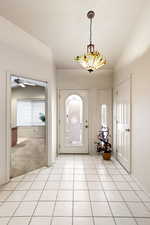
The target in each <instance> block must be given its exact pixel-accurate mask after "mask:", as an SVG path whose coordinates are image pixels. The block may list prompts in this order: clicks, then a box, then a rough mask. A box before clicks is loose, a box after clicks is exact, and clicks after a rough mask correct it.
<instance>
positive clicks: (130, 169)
mask: <svg viewBox="0 0 150 225" xmlns="http://www.w3.org/2000/svg"><path fill="white" fill-rule="evenodd" d="M127 81H129V82H130V161H129V170H127V168H125V167H124V166H123V165H122V164H121V162H120V161H119V159H118V151H117V117H116V118H115V130H114V131H115V136H116V137H115V158H116V160H117V161H118V162H119V163H120V164H121V166H122V167H123V168H124V169H125V170H126V171H127V172H128V173H129V174H131V173H132V74H130V75H129V77H128V78H127V79H125V80H123V81H121V82H120V83H118V84H117V85H116V86H115V88H114V98H115V102H116V103H117V90H118V87H120V86H121V85H122V84H124V83H125V82H127ZM115 114H116V116H117V106H115ZM113 134H114V132H113Z"/></svg>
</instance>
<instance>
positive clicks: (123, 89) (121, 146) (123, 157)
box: [116, 79, 131, 172]
mask: <svg viewBox="0 0 150 225" xmlns="http://www.w3.org/2000/svg"><path fill="white" fill-rule="evenodd" d="M130 82H131V81H130V79H129V80H127V81H125V82H124V83H122V84H121V85H120V86H119V87H118V90H117V93H116V94H117V102H116V109H117V112H116V123H117V124H116V129H117V132H116V135H117V137H116V142H117V143H116V144H117V146H116V147H117V158H118V160H119V162H120V163H121V164H122V165H123V166H124V167H125V168H126V170H127V171H128V172H130V167H131V144H130V141H131V140H130V139H131V134H130V132H131V126H130V111H131V102H130V99H131V97H130V94H131V93H130V92H131V91H130Z"/></svg>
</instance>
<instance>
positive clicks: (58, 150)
mask: <svg viewBox="0 0 150 225" xmlns="http://www.w3.org/2000/svg"><path fill="white" fill-rule="evenodd" d="M61 91H73V92H76V91H87V93H88V92H89V91H88V89H63V88H58V89H57V121H58V125H57V137H58V138H57V155H58V154H65V153H61V151H60V92H61ZM88 100H89V99H88ZM88 122H89V105H88ZM89 129H90V128H89ZM89 129H88V130H89ZM89 133H90V132H89V131H88V152H87V153H78V154H89V153H90V151H89ZM66 154H67V153H66ZM70 154H75V153H70Z"/></svg>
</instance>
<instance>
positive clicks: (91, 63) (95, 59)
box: [75, 11, 106, 73]
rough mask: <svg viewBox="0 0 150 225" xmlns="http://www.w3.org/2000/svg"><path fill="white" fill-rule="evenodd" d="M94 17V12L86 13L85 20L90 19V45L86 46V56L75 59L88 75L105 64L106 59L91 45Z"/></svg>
mask: <svg viewBox="0 0 150 225" xmlns="http://www.w3.org/2000/svg"><path fill="white" fill-rule="evenodd" d="M94 16H95V13H94V11H89V12H88V13H87V18H88V19H90V43H89V44H88V45H87V54H84V55H82V56H77V57H75V61H77V62H79V63H80V64H81V65H82V67H83V68H85V69H86V70H88V71H89V72H90V73H91V72H93V71H95V70H97V69H99V68H100V67H102V66H103V65H105V64H106V59H105V58H104V57H103V55H102V54H101V53H100V52H98V51H95V46H94V44H93V43H92V19H93V18H94Z"/></svg>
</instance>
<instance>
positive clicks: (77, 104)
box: [59, 90, 88, 153]
mask: <svg viewBox="0 0 150 225" xmlns="http://www.w3.org/2000/svg"><path fill="white" fill-rule="evenodd" d="M59 99H60V100H59V103H60V104H59V152H60V153H88V92H87V91H86V90H61V91H60V98H59Z"/></svg>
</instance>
